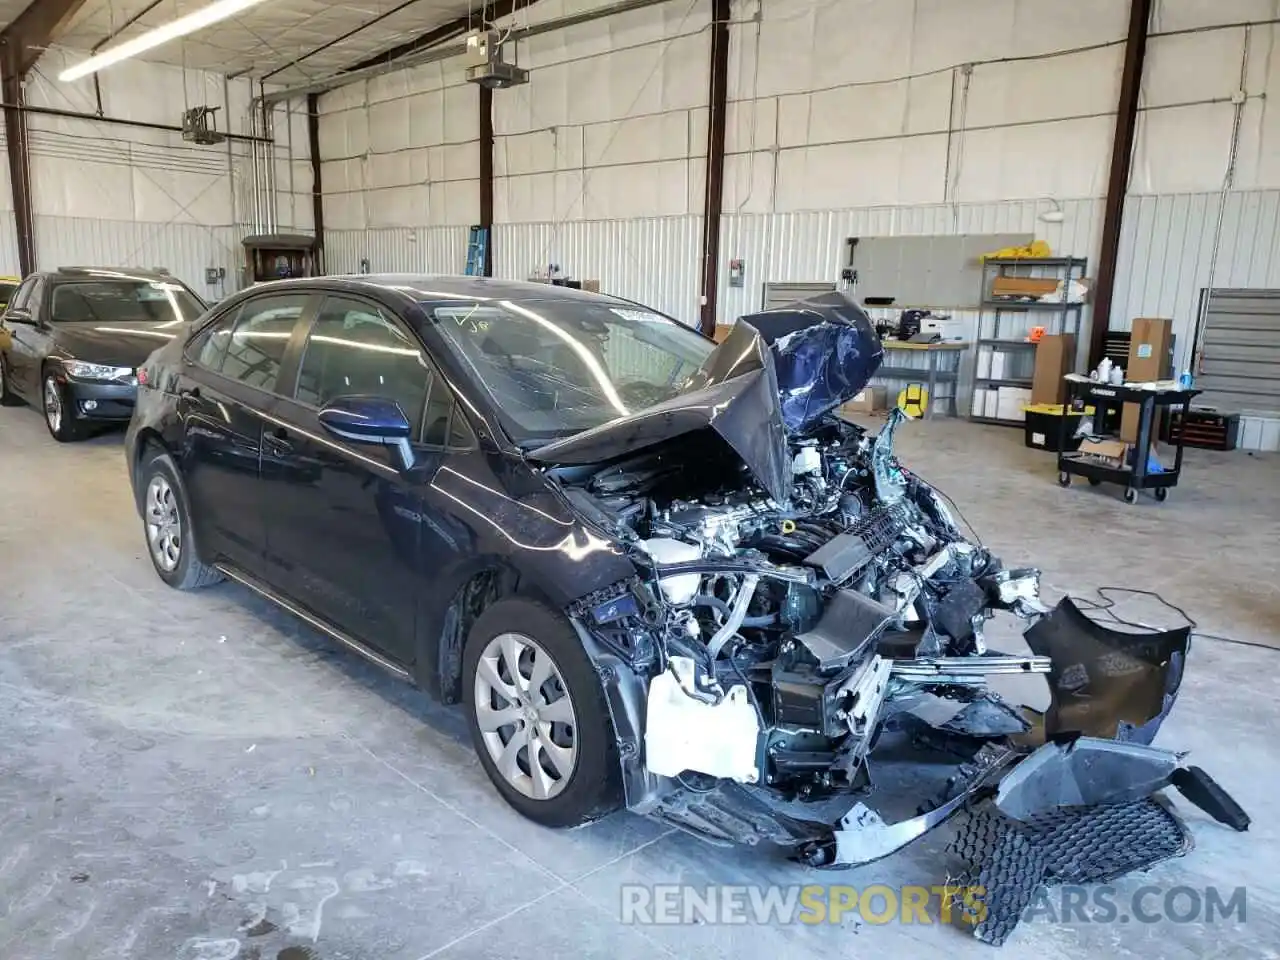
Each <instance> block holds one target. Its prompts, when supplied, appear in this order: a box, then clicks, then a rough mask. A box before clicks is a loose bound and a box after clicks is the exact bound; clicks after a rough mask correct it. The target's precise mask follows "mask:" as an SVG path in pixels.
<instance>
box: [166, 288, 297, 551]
mask: <svg viewBox="0 0 1280 960" xmlns="http://www.w3.org/2000/svg"><path fill="white" fill-rule="evenodd" d="M306 305H307V295H306V294H275V295H271V296H264V297H255V298H253V299H250V300H247V301H245V302H244V303H243V304H242V305H241V306H240V307H239V308H238V309H233V310H232V311H231V313H230V314H229V315H227V316H225V317H222V318H220V319H218V320H215V321H214V322H213V323H212V324H211V325H210V327H209V328H208V329H207V330H205V331H204V332H203V333H202V334H201V336H200V337H199V338H197V340H196V342H195V343H193V344H192V345H191V346H190V347H189V348H188V357H187V358H186V360H185V362H184V364H183V375H182V378H181V382H180V383H179V387H178V397H179V399H178V404H179V411H180V413H181V415H182V418H183V420H184V422H185V435H186V444H185V447H184V450H183V455H182V456H183V464H182V466H183V476H184V479H185V482H186V487H187V495H188V498H189V500H190V502H191V518H192V523H193V525H194V527H195V534H196V538H197V539H198V540H199V542H200V543H202V544H203V545H204V548H205V552H206V553H207V554H212V555H221V556H224V557H226V558H227V559H229V560H231V561H233V562H234V563H236V564H238V565H240V566H242V567H245V568H246V569H247V570H248V571H249V572H250V573H253V574H256V575H261V572H262V556H263V553H264V548H265V546H266V528H265V525H264V523H263V513H262V489H261V462H260V461H261V456H262V435H263V430H264V423H265V422H266V421H265V420H264V417H267V416H269V415H270V414H271V411H272V410H273V409H274V407H275V405H276V402H277V400H276V397H275V394H274V391H275V389H276V384H277V381H278V380H279V378H280V375H281V372H282V367H283V363H284V358H285V355H286V352H287V350H288V346H289V341H290V339H291V338H292V337H293V335H294V331H295V328H296V329H297V330H298V335H299V336H301V334H302V331H303V327H302V326H300V321H301V318H302V315H303V312H304V310H305V308H306Z"/></svg>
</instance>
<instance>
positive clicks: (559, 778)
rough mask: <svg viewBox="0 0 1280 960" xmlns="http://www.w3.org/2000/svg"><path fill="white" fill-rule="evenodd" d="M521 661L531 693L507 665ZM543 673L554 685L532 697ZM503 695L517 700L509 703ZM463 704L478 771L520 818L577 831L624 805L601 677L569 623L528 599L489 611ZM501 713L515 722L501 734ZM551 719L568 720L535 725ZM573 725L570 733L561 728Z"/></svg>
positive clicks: (466, 660)
mask: <svg viewBox="0 0 1280 960" xmlns="http://www.w3.org/2000/svg"><path fill="white" fill-rule="evenodd" d="M513 638H514V639H513ZM513 652H514V653H515V659H516V662H517V670H518V671H519V674H520V677H519V679H520V681H521V682H523V683H524V684H525V686H523V687H520V686H519V685H518V684H513V683H512V681H514V680H515V679H516V678H515V677H512V676H511V675H510V674H511V671H510V669H509V668H508V660H509V657H510V655H511V653H513ZM543 655H545V656H547V658H548V660H547V661H545V662H544V661H542V660H541V657H542V656H543ZM482 659H483V660H484V662H485V663H484V666H483V667H482V664H481V661H482ZM540 665H541V666H540ZM537 670H541V671H543V675H544V676H546V677H547V678H548V679H546V680H545V681H544V682H543V683H542V684H541V685H540V686H539V688H538V689H537V690H532V689H531V688H530V687H529V686H528V682H529V679H530V678H531V677H532V676H533V675H534V672H535V671H537ZM500 688H502V689H511V690H513V692H515V693H516V694H517V696H514V697H509V698H507V699H504V698H503V697H502V696H501V695H500V694H499V693H498V691H499V689H500ZM561 691H563V695H562V696H561ZM462 699H463V703H464V705H465V709H466V713H467V725H468V726H469V727H470V728H471V739H472V741H473V742H474V744H475V748H476V754H477V755H478V756H479V758H480V764H481V765H482V766H483V767H484V770H485V773H487V774H488V775H489V779H490V780H492V781H493V785H494V786H495V787H496V788H497V790H498V793H500V794H501V795H502V798H503V799H504V800H506V801H507V803H508V804H510V805H511V806H512V807H513V808H515V810H516V811H518V812H519V813H521V814H523V815H524V816H526V817H528V818H529V819H530V820H533V821H534V822H535V823H540V824H542V825H543V826H546V827H577V826H581V825H582V824H584V823H590V822H591V821H592V820H598V819H599V818H600V817H603V816H606V815H607V814H610V813H612V812H613V811H614V810H616V809H618V807H619V806H621V801H622V787H621V777H620V774H619V770H618V752H617V744H616V742H615V740H614V733H613V722H612V720H611V719H610V717H609V712H608V708H607V707H606V705H605V700H604V693H603V691H602V690H601V688H600V680H599V678H598V676H597V675H596V671H595V668H594V667H593V665H592V663H591V660H590V658H589V657H588V656H587V654H586V651H584V650H583V649H582V643H581V641H580V640H579V639H578V636H577V634H576V633H575V632H574V630H573V627H572V626H571V625H570V624H569V622H568V621H567V620H565V618H564V617H563V616H561V615H560V614H558V613H556V612H555V611H553V610H551V609H549V608H547V607H545V606H543V605H542V604H540V603H536V602H534V601H532V600H527V599H524V598H521V597H514V598H511V599H507V600H502V601H499V602H498V603H495V604H494V605H493V606H491V607H489V608H488V609H487V610H485V611H484V613H482V614H481V615H480V618H479V619H478V620H477V621H476V623H475V626H473V627H472V628H471V632H470V634H469V635H468V637H467V645H466V649H465V650H464V651H463V655H462ZM485 701H487V702H485ZM563 701H568V708H567V709H566V707H565V705H564V703H563ZM530 711H532V712H530ZM499 712H501V713H504V714H510V715H511V717H512V722H511V723H509V724H503V725H501V726H497V724H498V723H499V722H500V720H501V718H499V717H497V716H496V714H497V713H499ZM482 713H488V714H492V715H493V716H489V717H486V722H485V726H486V727H488V728H489V729H488V730H482V728H481V714H482ZM547 715H550V716H552V717H555V718H560V719H553V720H542V719H537V718H539V717H545V716H547ZM566 717H567V718H571V721H572V722H571V725H570V724H568V723H565V722H563V718H566ZM544 724H545V726H544ZM531 729H533V730H535V731H536V732H535V733H534V736H533V738H532V739H530V738H529V737H528V735H527V734H526V733H524V731H528V730H531ZM570 729H571V731H572V733H571V735H568V734H569V730H570ZM553 738H554V739H553ZM513 742H514V747H513V746H512V744H513ZM548 748H554V749H548ZM565 750H570V751H571V753H572V759H571V762H570V763H569V767H570V769H569V770H568V771H565V770H563V769H562V768H560V767H559V765H558V764H559V763H564V762H565V758H564V756H563V753H562V751H565ZM531 752H532V753H534V754H536V757H537V763H538V768H537V771H536V773H537V775H536V776H535V771H534V770H533V768H531V767H530V766H529V760H530V756H531ZM495 754H497V755H498V756H497V757H496V758H495ZM504 758H509V773H503V771H502V769H500V763H502V764H503V765H504V766H506V765H507V764H506V763H504V762H503V761H504ZM538 793H541V794H542V796H538V795H537V794H538Z"/></svg>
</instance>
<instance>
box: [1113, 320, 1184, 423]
mask: <svg viewBox="0 0 1280 960" xmlns="http://www.w3.org/2000/svg"><path fill="white" fill-rule="evenodd" d="M1172 372H1173V321H1172V320H1169V319H1166V318H1163V317H1139V318H1137V319H1136V320H1134V321H1133V329H1132V331H1131V332H1130V336H1129V365H1128V366H1127V367H1125V368H1124V378H1125V380H1126V381H1127V382H1131V383H1133V382H1145V381H1148V380H1163V379H1164V378H1166V377H1168V376H1171V375H1172ZM1139 412H1140V411H1139V407H1138V405H1137V404H1136V403H1126V404H1125V405H1124V411H1123V413H1121V415H1120V439H1122V440H1124V441H1126V442H1128V443H1133V442H1134V441H1135V440H1137V439H1138V417H1139ZM1156 428H1157V425H1156V424H1152V430H1153V432H1154V431H1155V429H1156Z"/></svg>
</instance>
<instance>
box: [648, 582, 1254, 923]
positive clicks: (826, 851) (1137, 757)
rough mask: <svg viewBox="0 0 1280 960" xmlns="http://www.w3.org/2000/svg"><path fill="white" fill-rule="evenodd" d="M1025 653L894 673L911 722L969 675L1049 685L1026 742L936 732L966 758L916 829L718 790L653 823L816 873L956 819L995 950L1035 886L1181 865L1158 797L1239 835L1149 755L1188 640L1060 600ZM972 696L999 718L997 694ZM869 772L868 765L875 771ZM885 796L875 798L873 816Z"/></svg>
mask: <svg viewBox="0 0 1280 960" xmlns="http://www.w3.org/2000/svg"><path fill="white" fill-rule="evenodd" d="M1026 639H1027V641H1028V643H1029V644H1030V646H1031V648H1032V650H1033V651H1034V653H1035V656H1033V657H1030V658H1017V657H1002V656H1000V655H991V656H989V657H971V658H948V659H947V662H946V663H940V662H931V661H923V662H922V663H921V664H920V665H919V667H920V669H914V670H913V669H911V668H910V661H907V662H905V663H903V664H902V666H901V668H899V665H898V664H895V668H894V669H895V676H896V677H897V679H898V680H899V681H900V682H906V683H909V684H914V685H916V686H915V688H914V689H908V690H906V691H903V690H900V691H899V692H898V694H897V698H898V700H899V703H900V704H903V706H901V707H900V708H899V709H900V711H910V709H911V708H910V707H907V706H905V704H907V703H911V702H913V700H916V699H918V698H919V696H920V695H929V696H935V697H936V696H942V697H946V696H948V695H956V694H955V686H956V685H957V684H959V683H961V682H962V680H963V682H966V683H971V682H973V681H974V680H975V679H977V678H975V677H974V676H972V675H971V674H972V673H973V672H974V671H977V672H981V671H980V668H979V666H978V665H980V664H982V663H983V661H984V660H986V661H987V662H988V664H989V665H991V666H993V667H999V666H1002V665H1007V664H1012V663H1015V662H1016V663H1020V664H1021V665H1020V666H1019V668H1018V670H1017V671H1016V672H1023V673H1033V672H1034V673H1044V672H1047V679H1048V681H1049V685H1050V706H1049V709H1048V710H1047V711H1046V712H1045V713H1044V714H1043V715H1037V714H1035V712H1034V711H1030V710H1026V708H1024V711H1023V712H1024V713H1025V714H1026V715H1027V724H1026V726H1027V727H1028V728H1031V729H1030V730H1029V732H1026V733H1022V734H1021V735H1018V734H1015V735H1014V736H1013V737H1012V738H1009V737H1004V736H994V735H993V734H992V733H985V734H983V735H979V736H973V735H971V734H964V733H962V734H960V735H956V734H955V732H954V731H952V730H949V729H947V728H946V727H945V725H944V726H942V727H939V728H938V729H937V730H935V731H934V732H938V733H943V734H946V735H947V737H948V738H950V739H949V741H948V742H951V743H954V742H956V741H957V740H958V741H960V742H961V745H962V746H965V745H967V747H968V749H969V753H968V756H969V760H968V761H967V762H966V763H964V764H962V765H961V766H959V767H957V768H956V769H955V771H954V774H953V776H952V777H951V778H950V779H949V780H948V781H947V783H946V786H945V788H944V789H943V790H942V792H941V793H940V794H939V795H937V796H934V797H932V798H931V799H928V800H926V801H925V802H923V803H920V804H919V807H918V810H917V813H916V815H915V816H913V817H909V818H906V819H898V820H894V821H890V820H888V819H887V818H886V817H885V816H884V815H883V813H882V812H881V810H880V809H873V808H872V806H870V805H868V804H867V803H864V802H857V803H854V804H853V805H852V806H851V807H849V806H845V807H844V809H843V811H842V812H841V811H837V812H836V814H835V815H834V816H831V817H830V818H829V819H827V818H826V817H824V816H823V814H825V813H827V812H828V811H829V810H830V806H829V805H827V806H826V807H825V809H820V806H821V805H812V804H804V803H798V802H795V801H787V800H783V799H781V798H777V797H773V796H771V792H770V791H769V790H768V789H767V788H762V787H751V788H745V787H739V786H737V785H735V784H727V783H723V782H722V783H721V784H719V785H717V787H716V788H715V789H714V790H710V791H707V792H704V793H703V792H690V791H679V792H678V793H677V794H676V795H669V796H667V797H664V798H663V800H662V801H661V802H660V803H659V805H658V807H657V809H655V810H654V811H653V814H654V815H655V816H657V817H659V818H660V819H663V820H666V821H667V822H669V823H672V824H674V825H676V826H679V827H681V828H682V829H684V830H687V831H689V832H691V833H694V834H696V835H699V836H702V837H703V838H705V839H711V840H713V841H716V842H721V843H725V842H737V843H750V844H754V843H757V842H762V841H764V842H772V843H776V844H781V845H783V846H786V847H788V848H789V849H790V850H791V851H792V856H793V858H794V859H796V860H798V861H799V862H801V863H805V864H807V865H809V866H814V867H823V868H841V867H851V866H856V865H861V864H865V863H870V862H873V861H875V860H879V859H882V858H884V857H886V856H889V855H890V854H892V853H894V852H896V851H898V850H900V849H902V848H903V847H905V846H907V845H908V844H910V843H911V842H912V841H914V840H916V839H917V838H919V837H920V836H923V835H924V834H925V833H927V832H929V831H930V830H933V829H934V828H936V827H938V826H940V825H941V824H942V823H944V822H945V821H947V820H949V819H951V818H952V817H955V816H960V817H961V818H962V819H961V824H960V828H959V830H958V832H957V835H956V837H955V839H954V841H953V843H952V845H951V848H950V849H951V852H952V854H954V855H955V856H956V857H957V858H958V860H959V861H960V863H959V868H958V870H955V871H949V872H948V876H950V877H956V876H959V877H961V878H962V883H963V884H964V885H965V886H966V888H967V889H972V888H975V887H978V888H982V889H983V890H984V891H985V896H984V900H983V913H982V916H981V918H974V919H973V925H972V929H973V932H974V934H975V935H976V936H977V937H978V938H979V939H982V940H984V941H987V942H989V943H993V944H999V943H1002V942H1003V941H1004V939H1005V938H1006V937H1007V936H1008V935H1009V934H1010V933H1011V932H1012V930H1013V929H1014V927H1015V926H1016V924H1017V922H1018V919H1019V918H1020V916H1021V914H1022V911H1023V910H1024V909H1025V908H1026V906H1027V905H1028V904H1029V903H1030V902H1031V898H1032V897H1033V895H1034V894H1035V891H1036V890H1037V889H1039V887H1040V886H1041V885H1043V884H1052V883H1095V882H1103V881H1107V880H1111V879H1114V878H1116V877H1119V876H1121V875H1123V874H1126V873H1129V872H1131V871H1133V870H1138V869H1145V868H1147V867H1150V866H1152V865H1154V864H1156V863H1159V862H1161V861H1162V860H1166V859H1169V858H1171V857H1175V856H1180V855H1181V854H1183V853H1185V852H1187V851H1188V850H1189V849H1191V846H1192V840H1191V836H1190V833H1189V832H1188V831H1187V829H1186V827H1185V826H1184V825H1183V823H1182V821H1181V820H1180V819H1179V818H1178V817H1177V815H1176V814H1175V813H1174V812H1173V810H1172V807H1171V805H1170V802H1169V801H1168V800H1167V798H1165V797H1164V796H1162V795H1159V794H1160V791H1162V790H1164V789H1165V788H1166V787H1170V786H1172V787H1175V788H1177V789H1178V790H1179V792H1181V793H1182V794H1183V796H1184V797H1185V798H1186V799H1188V800H1190V801H1191V802H1192V803H1194V804H1195V805H1197V806H1199V807H1201V808H1202V809H1203V810H1205V811H1206V812H1207V813H1209V814H1210V815H1211V816H1212V817H1214V819H1216V820H1218V821H1219V822H1220V823H1224V824H1226V825H1228V826H1230V827H1232V828H1233V829H1235V830H1246V829H1248V826H1249V817H1248V815H1247V814H1246V813H1245V812H1244V811H1243V810H1242V809H1241V808H1240V807H1239V805H1238V804H1236V803H1235V801H1234V800H1232V799H1231V797H1230V796H1229V795H1228V794H1227V793H1226V791H1224V790H1223V789H1222V788H1221V787H1220V786H1219V785H1218V784H1217V783H1216V782H1214V781H1213V779H1212V778H1211V777H1209V775H1208V774H1207V773H1205V772H1204V771H1203V770H1201V769H1200V768H1198V767H1194V766H1187V765H1185V764H1184V763H1183V756H1182V755H1180V754H1177V753H1173V752H1170V751H1168V750H1162V749H1160V748H1157V747H1153V746H1151V745H1150V741H1151V739H1152V738H1154V736H1155V734H1156V731H1157V730H1158V729H1159V727H1160V724H1161V722H1162V721H1163V719H1164V718H1165V717H1166V716H1167V715H1168V713H1169V711H1170V709H1171V708H1172V706H1173V703H1174V700H1175V699H1176V697H1177V693H1178V688H1179V686H1180V685H1181V681H1182V673H1183V665H1184V662H1185V657H1186V653H1187V648H1188V644H1189V640H1190V631H1189V629H1186V628H1183V629H1180V630H1174V631H1165V632H1159V633H1148V634H1134V633H1126V632H1122V631H1116V630H1112V629H1110V628H1108V627H1106V626H1103V625H1102V624H1099V623H1098V622H1096V621H1094V620H1091V619H1090V618H1089V617H1087V616H1086V615H1085V614H1084V613H1083V611H1081V609H1080V608H1079V607H1078V606H1077V605H1076V604H1074V603H1072V602H1071V601H1070V600H1064V601H1062V603H1060V604H1059V605H1058V607H1057V608H1056V609H1055V610H1054V611H1053V612H1052V613H1050V614H1049V615H1047V616H1045V617H1043V618H1042V619H1041V620H1039V621H1038V622H1037V623H1036V624H1035V625H1034V626H1032V627H1031V628H1030V629H1029V630H1028V631H1027V633H1026ZM961 659H963V660H966V661H967V664H965V666H966V667H970V668H972V669H971V670H970V671H969V673H970V675H966V676H964V677H963V678H961V677H960V676H958V675H956V669H957V668H956V664H955V661H957V660H961ZM926 668H927V669H926ZM995 672H1001V671H999V670H996V671H995ZM984 696H985V697H986V698H990V699H993V700H995V701H998V702H1000V703H1001V704H1002V705H1003V701H999V698H998V697H996V695H995V694H994V693H991V692H987V693H986V694H984ZM1006 706H1007V705H1006ZM889 710H890V712H892V705H890V707H889ZM1009 711H1010V712H1011V713H1012V712H1013V708H1012V707H1009ZM899 715H901V712H900V714H899ZM941 715H942V714H938V716H941ZM935 722H937V721H935ZM944 739H945V738H944ZM876 764H877V757H876V756H875V754H874V753H873V754H872V758H871V765H872V768H873V769H875V768H876ZM880 769H883V767H881V768H880ZM887 792H888V791H885V790H883V789H880V788H878V789H877V793H876V798H877V800H880V799H881V798H882V797H884V796H885V794H886V793H887ZM845 803H846V804H847V803H848V798H847V797H846V798H845ZM879 806H880V805H879V803H877V807H879Z"/></svg>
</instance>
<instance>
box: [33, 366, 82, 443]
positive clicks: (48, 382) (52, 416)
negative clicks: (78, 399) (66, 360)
mask: <svg viewBox="0 0 1280 960" xmlns="http://www.w3.org/2000/svg"><path fill="white" fill-rule="evenodd" d="M40 396H41V400H42V402H43V406H44V422H45V425H46V426H47V427H48V428H49V433H50V435H52V437H53V439H55V440H57V441H58V442H59V443H74V442H75V441H76V440H81V439H83V438H84V429H83V428H82V427H81V425H80V423H79V422H78V421H77V420H76V415H75V411H74V410H73V409H72V407H71V402H70V400H69V398H68V396H67V389H66V387H65V386H63V385H62V384H60V383H59V382H58V378H57V377H55V376H54V375H53V374H52V373H46V374H45V375H44V386H43V387H42V389H41V391H40Z"/></svg>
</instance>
